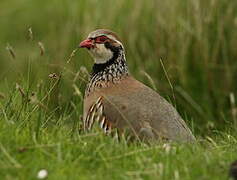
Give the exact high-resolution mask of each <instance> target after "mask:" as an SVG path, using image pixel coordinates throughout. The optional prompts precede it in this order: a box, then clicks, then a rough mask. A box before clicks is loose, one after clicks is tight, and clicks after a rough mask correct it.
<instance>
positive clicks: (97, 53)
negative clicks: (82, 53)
mask: <svg viewBox="0 0 237 180" xmlns="http://www.w3.org/2000/svg"><path fill="white" fill-rule="evenodd" d="M90 53H91V55H92V57H93V58H94V60H95V63H97V64H102V63H105V62H106V61H108V60H109V59H111V58H112V57H113V52H112V51H111V50H110V49H107V48H106V47H105V46H104V44H96V47H95V48H93V49H91V50H90Z"/></svg>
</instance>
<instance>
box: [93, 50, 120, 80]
mask: <svg viewBox="0 0 237 180" xmlns="http://www.w3.org/2000/svg"><path fill="white" fill-rule="evenodd" d="M108 48H109V49H111V47H108ZM111 51H112V52H113V57H112V58H111V59H109V60H108V61H107V62H106V63H102V64H96V63H95V64H94V65H93V67H92V74H91V75H92V76H93V75H95V74H97V73H99V72H101V71H104V70H105V68H107V67H109V66H110V65H112V64H114V63H115V62H116V60H117V58H118V56H119V54H120V53H123V52H122V51H123V50H122V48H121V47H119V48H116V49H115V48H114V49H111Z"/></svg>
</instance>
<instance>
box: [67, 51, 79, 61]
mask: <svg viewBox="0 0 237 180" xmlns="http://www.w3.org/2000/svg"><path fill="white" fill-rule="evenodd" d="M77 50H78V48H76V49H74V50H73V51H72V53H71V54H70V57H69V59H68V60H67V63H70V61H71V59H72V58H73V57H74V56H75V55H76V52H77Z"/></svg>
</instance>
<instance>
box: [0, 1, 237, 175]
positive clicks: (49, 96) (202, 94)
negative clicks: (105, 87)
mask: <svg viewBox="0 0 237 180" xmlns="http://www.w3.org/2000/svg"><path fill="white" fill-rule="evenodd" d="M0 7H1V11H0V17H1V18H0V29H1V33H0V39H1V41H0V58H1V60H0V152H1V153H0V179H35V178H36V176H37V172H38V171H39V170H40V169H47V170H48V172H49V177H48V179H79V178H80V179H139V178H140V179H228V177H227V174H228V168H229V164H230V163H231V162H232V161H233V160H235V159H237V157H236V156H237V155H236V139H237V134H236V128H237V121H236V120H237V117H236V116H237V115H236V112H237V111H236V110H237V108H236V92H237V85H236V83H235V79H236V77H237V76H236V75H237V72H236V69H237V61H236V58H237V51H236V44H237V31H236V30H235V29H236V27H237V11H236V9H237V1H227V0H219V1H218V0H212V1H207V2H206V1H202V0H197V1H191V0H184V1H182V2H178V1H175V0H167V1H165V2H164V1H161V0H152V1H149V2H148V1H139V2H138V1H134V0H119V1H106V0H100V1H96V0H82V1H74V0H73V1H66V0H51V1H46V0H43V1H39V2H38V1H34V2H32V1H30V0H21V1H18V0H12V1H11V3H9V1H7V0H1V2H0ZM96 28H109V29H112V30H114V31H116V32H117V33H118V34H119V36H120V37H121V39H122V40H123V43H124V46H125V48H126V56H127V61H128V64H129V68H130V71H131V73H132V74H133V75H134V76H135V77H136V78H137V79H139V80H140V81H142V82H144V83H145V84H147V85H148V86H150V87H152V88H153V89H155V90H157V91H158V92H159V93H160V94H161V95H162V96H164V97H165V98H166V99H168V100H169V101H170V102H171V103H172V104H173V105H174V106H175V107H176V108H177V109H178V111H179V112H180V114H181V115H182V117H183V118H184V119H185V121H186V122H187V123H188V124H189V126H190V127H192V130H193V131H194V133H195V135H196V137H197V138H198V144H196V145H180V144H171V145H167V146H166V147H163V145H162V144H158V145H154V146H146V145H144V144H130V145H128V144H126V142H121V143H117V142H115V141H114V140H112V139H111V138H109V137H104V136H102V135H101V134H100V133H99V134H95V133H98V132H97V131H95V132H93V133H91V134H84V133H83V132H80V131H79V129H80V128H79V127H80V126H81V115H82V103H83V92H84V88H85V84H86V82H87V77H88V71H90V68H91V66H92V60H91V59H90V57H89V55H88V53H87V52H86V51H81V50H80V51H78V52H77V53H76V54H75V55H73V57H72V58H71V59H70V62H69V63H67V61H68V60H69V58H70V54H71V52H73V50H74V49H75V48H76V47H77V45H78V44H79V42H80V41H81V40H83V39H84V38H85V37H86V36H87V34H88V33H89V32H90V31H92V30H94V29H96Z"/></svg>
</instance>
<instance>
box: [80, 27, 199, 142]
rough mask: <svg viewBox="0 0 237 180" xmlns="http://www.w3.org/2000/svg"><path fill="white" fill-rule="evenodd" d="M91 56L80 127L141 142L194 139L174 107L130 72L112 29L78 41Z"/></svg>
mask: <svg viewBox="0 0 237 180" xmlns="http://www.w3.org/2000/svg"><path fill="white" fill-rule="evenodd" d="M79 48H85V49H87V50H88V51H89V54H90V55H91V56H92V58H93V59H94V65H93V67H92V71H91V73H90V77H89V81H88V83H87V86H86V89H85V95H84V109H83V129H84V130H85V131H87V132H89V131H91V130H92V128H93V127H94V125H95V124H97V126H99V127H100V128H101V129H102V131H103V132H104V134H106V135H108V134H111V135H114V134H116V136H117V137H119V138H121V137H125V138H127V139H128V140H131V141H141V142H161V141H174V142H185V143H186V142H187V143H190V142H195V140H196V139H195V137H194V135H193V134H192V132H191V130H190V129H189V128H188V126H187V125H186V123H185V121H184V120H183V119H182V118H181V116H180V115H179V114H178V112H177V111H176V109H175V108H174V107H173V106H172V105H171V104H170V103H168V101H167V100H165V98H163V97H161V96H160V95H159V94H158V93H157V92H156V91H154V90H152V89H151V88H150V87H148V86H146V85H144V84H143V83H142V82H140V81H138V80H136V79H135V78H134V77H133V76H132V75H131V74H130V72H129V69H128V65H127V62H126V56H125V48H124V46H123V44H122V41H121V40H120V38H119V37H118V36H117V35H116V33H115V32H113V31H111V30H108V29H97V30H95V31H93V32H91V33H89V35H88V37H87V38H86V39H85V40H83V41H82V42H81V43H80V44H79Z"/></svg>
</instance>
